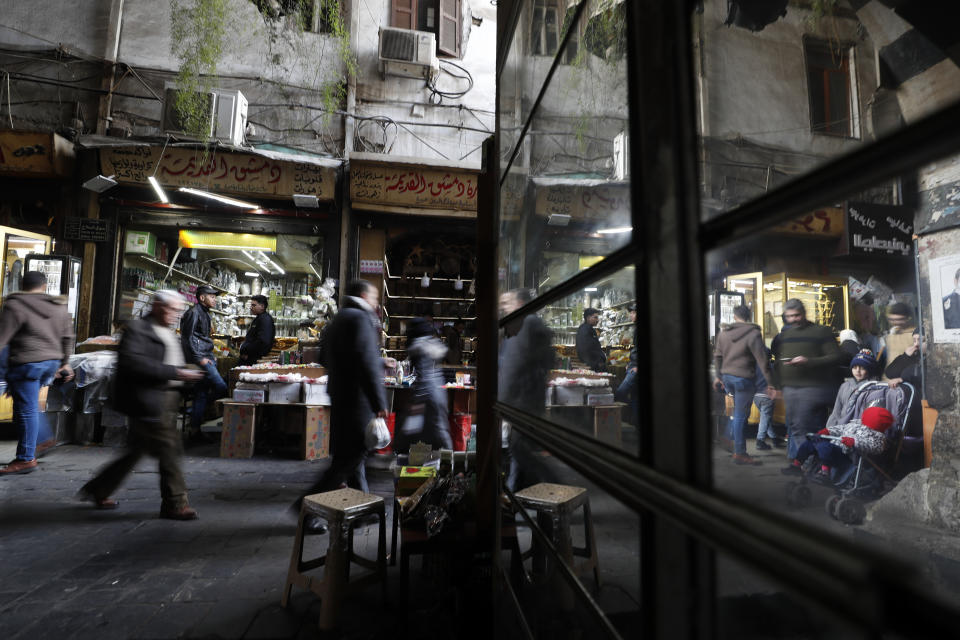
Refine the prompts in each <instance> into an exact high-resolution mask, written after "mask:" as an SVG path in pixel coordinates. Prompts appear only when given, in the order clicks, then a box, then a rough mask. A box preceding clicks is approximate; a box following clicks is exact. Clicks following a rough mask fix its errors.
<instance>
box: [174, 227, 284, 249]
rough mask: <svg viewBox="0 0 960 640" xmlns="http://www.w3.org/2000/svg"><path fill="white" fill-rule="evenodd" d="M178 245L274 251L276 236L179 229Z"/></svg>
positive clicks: (191, 247)
mask: <svg viewBox="0 0 960 640" xmlns="http://www.w3.org/2000/svg"><path fill="white" fill-rule="evenodd" d="M178 243H179V245H180V246H181V247H183V248H184V249H236V250H240V249H247V250H249V251H276V250H277V237H276V236H261V235H257V234H254V233H229V232H223V231H189V230H187V229H181V230H180V234H179V238H178Z"/></svg>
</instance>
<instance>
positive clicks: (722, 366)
mask: <svg viewBox="0 0 960 640" xmlns="http://www.w3.org/2000/svg"><path fill="white" fill-rule="evenodd" d="M733 318H734V323H733V324H731V325H730V326H729V327H727V328H726V329H724V330H723V331H721V332H720V334H719V335H718V336H717V344H716V348H715V349H714V353H713V357H714V363H715V365H716V376H717V377H716V379H715V380H714V385H715V386H716V385H722V386H723V387H724V388H725V389H726V390H727V393H733V425H732V426H733V462H734V464H750V465H757V464H761V463H760V461H759V460H757V459H756V458H753V457H751V456H749V455H747V441H746V438H745V437H744V435H743V430H744V427H746V425H747V417H748V416H749V415H750V403H752V402H753V395H754V393H755V392H756V388H755V383H754V379H755V378H756V371H757V367H759V368H760V371H762V372H763V375H764V377H765V378H766V379H767V381H768V384H769V381H770V380H773V373H772V372H771V370H770V361H769V360H768V359H767V352H766V349H765V348H764V344H763V334H762V333H761V331H760V327H759V325H755V324H751V322H750V309H748V308H747V307H745V306H742V305H741V306H738V307H734V309H733ZM776 394H777V391H776V389H774V388H773V387H772V386H768V387H767V395H768V397H770V398H775V397H776Z"/></svg>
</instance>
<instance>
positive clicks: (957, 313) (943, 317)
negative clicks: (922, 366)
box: [929, 254, 960, 343]
mask: <svg viewBox="0 0 960 640" xmlns="http://www.w3.org/2000/svg"><path fill="white" fill-rule="evenodd" d="M929 270H930V298H931V305H930V306H931V308H932V311H933V341H934V342H958V343H960V254H958V255H952V256H945V257H943V258H936V259H934V260H930V262H929Z"/></svg>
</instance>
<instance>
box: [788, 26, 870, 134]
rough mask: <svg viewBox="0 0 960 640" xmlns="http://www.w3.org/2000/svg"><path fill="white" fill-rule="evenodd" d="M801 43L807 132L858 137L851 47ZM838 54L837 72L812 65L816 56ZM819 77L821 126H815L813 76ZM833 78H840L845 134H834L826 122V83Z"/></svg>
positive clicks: (808, 40)
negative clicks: (806, 105) (840, 60)
mask: <svg viewBox="0 0 960 640" xmlns="http://www.w3.org/2000/svg"><path fill="white" fill-rule="evenodd" d="M802 43H803V64H804V70H805V72H806V78H805V83H806V87H807V101H808V104H809V116H810V132H811V133H813V134H814V135H824V136H831V137H834V138H853V139H858V138H859V137H860V132H859V120H860V114H859V111H860V104H859V100H858V91H857V84H858V83H857V73H856V58H855V57H854V53H855V47H854V45H853V44H851V43H848V42H838V43H834V42H831V41H829V40H824V39H822V38H816V37H814V36H810V35H805V36H803V39H802ZM834 53H838V54H840V55H841V56H843V61H842V64H841V66H840V68H839V69H834V68H830V67H829V66H827V65H822V64H819V63H816V62H815V59H816V58H817V57H818V56H833V55H834ZM815 73H816V74H817V75H819V76H820V78H819V79H820V85H821V86H820V89H821V91H822V97H823V101H822V105H820V106H821V107H822V109H823V117H824V122H822V123H818V122H816V116H815V114H816V111H817V107H818V103H817V99H816V98H815V96H814V88H813V85H814V83H813V77H814V74H815ZM833 76H840V77H842V78H843V80H844V87H845V88H846V92H847V95H846V111H847V118H846V127H845V130H843V131H840V130H836V127H834V126H833V124H834V123H832V122H831V121H830V120H829V115H830V107H831V90H830V80H831V78H832V77H833Z"/></svg>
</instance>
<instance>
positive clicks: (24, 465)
mask: <svg viewBox="0 0 960 640" xmlns="http://www.w3.org/2000/svg"><path fill="white" fill-rule="evenodd" d="M36 470H37V459H36V458H34V459H33V460H13V461H11V462H10V464H8V465H6V466H5V467H2V468H0V475H5V476H12V475H16V474H18V473H30V472H31V471H36Z"/></svg>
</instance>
